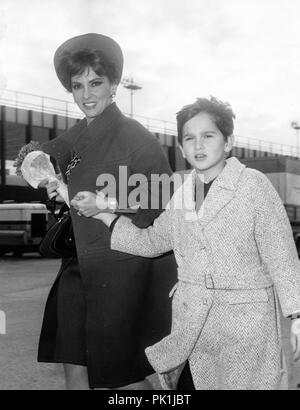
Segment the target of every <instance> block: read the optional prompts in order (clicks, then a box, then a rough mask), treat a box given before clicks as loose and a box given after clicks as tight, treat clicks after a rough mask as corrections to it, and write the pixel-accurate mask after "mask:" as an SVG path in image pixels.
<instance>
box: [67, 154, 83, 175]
mask: <svg viewBox="0 0 300 410" xmlns="http://www.w3.org/2000/svg"><path fill="white" fill-rule="evenodd" d="M80 162H81V157H80V156H79V155H78V154H76V155H75V156H74V158H73V159H72V161H71V162H70V164H69V165H68V167H67V170H66V176H67V177H68V178H70V176H71V173H72V171H73V169H74V168H76V166H77V165H78V164H79V163H80Z"/></svg>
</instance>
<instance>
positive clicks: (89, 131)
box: [67, 103, 124, 154]
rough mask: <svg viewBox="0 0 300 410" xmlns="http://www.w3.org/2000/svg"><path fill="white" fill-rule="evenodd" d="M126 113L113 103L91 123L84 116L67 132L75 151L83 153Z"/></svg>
mask: <svg viewBox="0 0 300 410" xmlns="http://www.w3.org/2000/svg"><path fill="white" fill-rule="evenodd" d="M122 118H124V115H123V114H122V113H121V111H120V110H119V108H118V107H117V105H116V103H112V104H111V105H109V106H108V107H106V109H105V110H104V111H103V112H102V113H101V114H100V115H98V117H97V118H95V119H94V120H93V121H92V122H91V123H90V124H89V125H87V120H86V118H84V119H83V120H82V121H80V123H79V124H77V126H75V127H73V128H71V129H70V130H69V131H68V132H67V137H68V139H69V141H70V142H71V141H72V143H71V146H72V148H73V151H74V152H76V153H79V154H81V153H82V152H83V151H85V150H86V149H87V148H88V147H90V146H91V145H94V140H95V142H96V141H97V140H98V139H99V138H103V137H105V136H106V135H107V131H108V130H109V129H110V128H112V126H114V125H115V124H118V123H119V121H121V119H122Z"/></svg>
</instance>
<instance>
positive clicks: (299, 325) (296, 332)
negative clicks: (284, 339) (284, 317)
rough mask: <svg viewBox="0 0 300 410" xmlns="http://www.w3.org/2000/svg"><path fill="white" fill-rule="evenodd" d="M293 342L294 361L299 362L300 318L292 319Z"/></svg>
mask: <svg viewBox="0 0 300 410" xmlns="http://www.w3.org/2000/svg"><path fill="white" fill-rule="evenodd" d="M291 344H292V349H293V353H294V361H295V362H297V361H298V360H299V359H300V319H295V320H293V321H292V325H291Z"/></svg>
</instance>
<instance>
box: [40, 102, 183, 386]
mask: <svg viewBox="0 0 300 410" xmlns="http://www.w3.org/2000/svg"><path fill="white" fill-rule="evenodd" d="M43 149H44V151H45V152H47V153H49V154H50V155H51V156H52V157H54V158H55V159H56V161H57V162H58V164H59V167H60V170H61V171H62V173H63V174H65V172H66V170H67V166H68V164H69V163H70V161H71V159H72V156H73V155H74V153H77V154H79V155H80V156H81V158H82V160H81V162H80V163H79V164H78V165H77V166H76V167H75V168H74V169H73V171H72V173H71V176H70V178H69V181H68V188H69V197H70V199H72V198H73V197H74V196H75V195H76V194H77V193H78V192H79V191H91V192H95V191H96V189H101V188H103V187H97V186H96V180H97V178H98V177H99V175H101V174H107V173H109V174H112V175H114V176H115V178H116V181H118V180H119V166H127V167H128V174H129V176H130V175H131V174H135V173H141V174H145V175H146V176H147V177H148V178H149V177H150V175H151V174H169V175H170V174H171V169H170V167H169V164H168V161H167V159H166V157H165V155H164V153H163V151H162V149H161V147H160V145H159V142H158V141H157V140H156V139H155V137H154V136H152V134H150V133H149V132H148V131H147V130H146V129H145V128H144V127H143V126H142V125H141V124H139V123H138V122H136V121H134V120H132V119H129V118H127V117H125V116H124V115H123V114H122V113H121V112H120V111H119V109H118V108H117V106H116V105H115V104H112V105H110V106H109V107H108V108H107V109H106V110H105V111H104V112H103V113H102V114H101V115H100V116H99V117H97V118H96V119H95V120H94V121H93V122H92V123H91V124H90V125H89V126H88V127H87V124H86V120H82V121H81V122H79V123H78V124H77V125H76V126H75V127H73V128H72V129H71V130H69V131H68V132H66V133H65V134H63V135H61V136H60V137H58V138H56V139H55V140H53V141H50V142H49V143H47V144H45V145H44V146H43ZM160 212H161V211H159V210H156V211H155V210H139V211H138V213H137V214H136V215H135V216H134V217H133V221H134V223H135V224H136V226H138V227H148V226H149V225H151V224H152V223H153V220H154V219H155V218H156V217H157V216H158V215H159V213H160ZM72 220H73V226H74V232H75V238H76V245H77V253H78V260H79V266H80V273H81V277H82V281H83V284H84V289H85V295H86V305H87V315H86V343H87V353H88V369H89V380H90V386H91V387H92V388H97V387H104V386H107V387H110V386H115V385H127V384H130V383H133V382H136V381H138V380H141V379H143V378H144V377H145V376H147V375H149V374H151V373H153V370H152V368H151V366H150V365H149V363H148V362H147V359H146V356H145V352H144V350H145V348H146V347H147V346H150V345H153V344H154V343H156V342H157V341H158V340H160V339H161V338H163V337H164V336H166V335H167V334H168V333H169V331H170V324H171V306H170V299H169V297H168V295H169V292H170V290H171V288H172V287H173V285H174V283H175V281H176V263H175V260H174V257H173V254H168V255H165V256H163V257H161V258H157V259H146V258H141V257H135V256H131V255H128V254H124V253H121V252H117V251H113V250H111V249H110V236H111V234H110V231H109V230H108V229H107V227H106V226H105V225H104V224H103V223H102V222H100V221H98V220H95V219H94V218H85V217H80V216H78V215H77V213H76V211H75V210H74V209H72ZM67 264H68V261H63V266H62V269H61V271H60V273H59V276H60V275H61V274H62V273H63V271H64V269H66V268H67ZM59 276H58V278H57V280H56V282H55V284H54V286H53V288H52V290H51V292H50V295H49V298H48V301H47V305H46V311H45V320H44V323H47V324H48V326H47V327H46V326H45V325H44V326H43V329H42V334H41V340H40V349H39V360H41V361H49V362H52V361H54V360H53V355H54V351H53V349H54V348H55V338H56V325H57V322H56V320H57V318H56V314H57V310H56V297H57V285H58V281H59ZM49 322H51V324H52V325H51V326H49Z"/></svg>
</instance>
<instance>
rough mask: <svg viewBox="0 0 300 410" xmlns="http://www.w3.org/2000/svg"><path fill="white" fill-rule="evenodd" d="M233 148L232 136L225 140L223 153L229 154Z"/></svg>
mask: <svg viewBox="0 0 300 410" xmlns="http://www.w3.org/2000/svg"><path fill="white" fill-rule="evenodd" d="M233 146H234V136H233V135H229V137H228V138H227V142H226V144H225V149H224V151H225V152H230V151H231V150H232V148H233Z"/></svg>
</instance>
